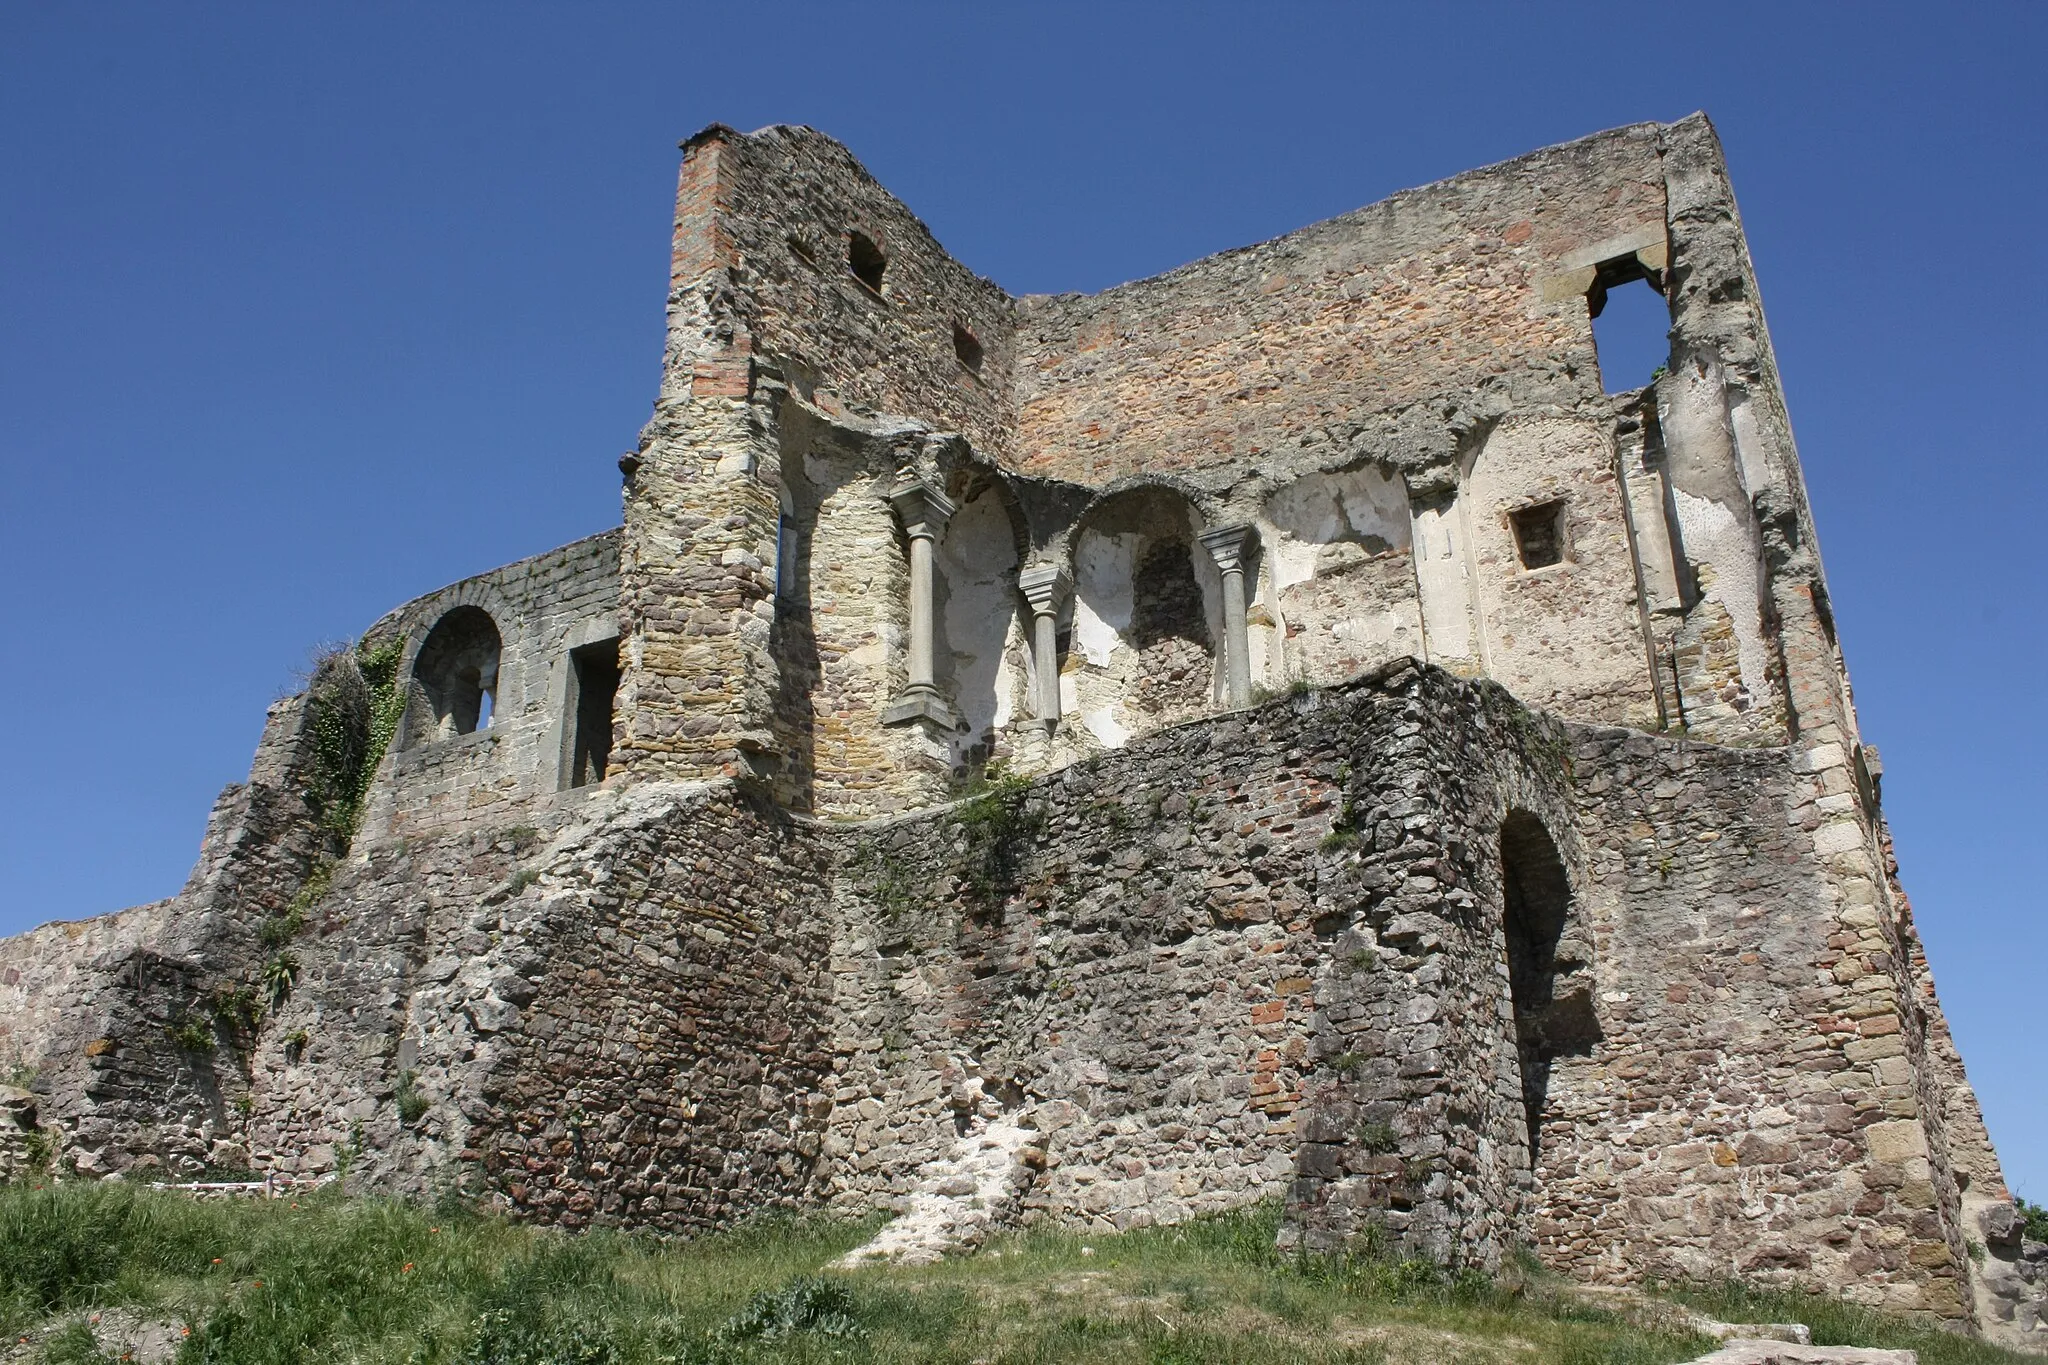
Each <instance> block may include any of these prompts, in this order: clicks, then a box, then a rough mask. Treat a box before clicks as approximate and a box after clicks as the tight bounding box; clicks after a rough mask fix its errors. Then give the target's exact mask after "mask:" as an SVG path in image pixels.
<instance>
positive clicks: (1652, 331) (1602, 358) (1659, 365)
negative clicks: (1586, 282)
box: [1586, 254, 1671, 393]
mask: <svg viewBox="0 0 2048 1365" xmlns="http://www.w3.org/2000/svg"><path fill="white" fill-rule="evenodd" d="M1638 280H1640V281H1642V282H1643V283H1644V284H1645V285H1647V286H1648V288H1644V289H1625V288H1623V287H1622V286H1624V285H1632V284H1634V283H1635V282H1636V281H1638ZM1586 312H1587V313H1588V314H1589V315H1590V316H1591V317H1592V319H1593V350H1594V353H1595V355H1596V356H1597V357H1598V360H1599V365H1600V387H1601V389H1602V390H1603V391H1604V392H1607V393H1627V392H1629V391H1630V390H1632V389H1639V388H1641V387H1642V386H1643V385H1645V384H1648V383H1649V382H1650V381H1651V380H1653V379H1655V378H1656V376H1657V372H1658V371H1659V370H1661V369H1663V368H1664V366H1666V365H1667V364H1669V363H1670V358H1671V340H1670V332H1671V307H1670V305H1669V304H1668V303H1667V302H1666V301H1665V299H1664V272H1663V271H1661V270H1652V269H1650V268H1649V267H1647V266H1645V265H1644V264H1643V263H1642V262H1641V261H1639V260H1637V259H1636V258H1635V256H1634V255H1633V254H1631V255H1627V256H1617V257H1615V258H1614V259H1613V260H1610V261H1602V262H1601V263H1600V265H1599V267H1598V268H1597V270H1596V271H1595V273H1594V276H1593V284H1592V287H1591V288H1589V289H1588V290H1586Z"/></svg>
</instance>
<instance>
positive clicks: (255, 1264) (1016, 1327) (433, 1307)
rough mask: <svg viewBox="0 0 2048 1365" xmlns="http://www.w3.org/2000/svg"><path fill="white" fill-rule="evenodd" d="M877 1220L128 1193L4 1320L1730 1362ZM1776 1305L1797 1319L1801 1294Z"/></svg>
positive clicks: (21, 1203)
mask: <svg viewBox="0 0 2048 1365" xmlns="http://www.w3.org/2000/svg"><path fill="white" fill-rule="evenodd" d="M872 1226H873V1225H872V1224H869V1225H850V1224H844V1223H824V1222H813V1223H783V1224H764V1225H761V1226H758V1227H755V1228H751V1229H748V1230H743V1231H740V1232H735V1233H729V1234H726V1235H723V1236H719V1237H713V1238H706V1239H703V1240H700V1241H697V1242H693V1243H690V1244H687V1245H684V1244H679V1243H664V1242H660V1241H657V1240H654V1239H651V1238H643V1237H634V1236H628V1235H620V1234H612V1233H596V1234H592V1235H589V1236H585V1237H576V1238H571V1237H564V1236H561V1235H558V1234H553V1233H548V1232H544V1231H536V1230H533V1229H530V1228H525V1227H520V1226H516V1225H513V1224H509V1223H505V1222H502V1221H499V1220H496V1219H491V1218H484V1217H479V1216H477V1215H475V1214H473V1213H470V1212H467V1211H464V1210H461V1209H454V1208H449V1209H442V1210H438V1211H436V1210H430V1209H422V1208H414V1207H408V1206H404V1205H396V1204H387V1203H378V1202H371V1201H362V1200H344V1199H341V1198H339V1197H321V1198H317V1199H309V1200H306V1201H302V1204H300V1205H297V1206H295V1205H292V1204H289V1203H286V1202H283V1201H279V1202H275V1203H267V1204H266V1203H259V1202H232V1203H229V1202H210V1203H195V1202H192V1201H189V1200H186V1199H184V1198H182V1197H179V1196H175V1195H158V1194H151V1193H149V1192H147V1191H138V1190H134V1189H130V1188H128V1187H125V1186H122V1185H119V1184H103V1185H79V1184H70V1185H64V1186H61V1187H54V1188H49V1189H29V1188H23V1187H14V1188H9V1189H0V1326H4V1327H5V1328H6V1330H7V1334H8V1335H7V1339H8V1340H14V1339H16V1338H18V1337H19V1336H20V1335H22V1334H23V1333H28V1334H30V1335H31V1337H32V1338H33V1343H32V1345H31V1346H29V1347H26V1348H22V1347H17V1348H16V1349H17V1350H19V1351H21V1352H22V1356H21V1357H19V1358H27V1359H35V1358H37V1357H38V1356H40V1357H41V1358H43V1359H45V1360H50V1361H97V1360H100V1359H103V1357H98V1356H96V1355H94V1354H93V1353H92V1352H91V1350H90V1348H89V1347H88V1346H86V1345H85V1341H84V1337H83V1335H82V1334H81V1333H79V1332H78V1331H76V1330H75V1329H74V1330H73V1331H72V1332H71V1333H69V1334H68V1335H67V1334H66V1333H64V1332H62V1331H60V1330H53V1329H56V1328H59V1327H60V1326H61V1325H62V1324H63V1323H65V1322H71V1321H76V1320H77V1319H78V1318H79V1317H80V1316H81V1315H82V1314H83V1313H84V1312H85V1311H86V1310H90V1309H95V1308H111V1307H114V1306H117V1305H137V1306H140V1307H142V1308H144V1309H145V1310H147V1311H149V1312H151V1313H154V1314H158V1315H161V1316H166V1317H170V1318H173V1319H178V1320H182V1321H184V1322H186V1323H189V1324H191V1326H192V1334H191V1336H190V1337H189V1338H187V1339H186V1340H185V1342H184V1345H183V1348H182V1352H181V1354H180V1355H179V1357H178V1358H179V1361H180V1362H197V1361H207V1362H221V1363H222V1365H229V1363H233V1365H244V1363H245V1362H247V1363H251V1365H253V1363H254V1362H266V1363H269V1362H275V1365H286V1363H287V1362H292V1363H294V1365H296V1363H297V1362H304V1361H323V1362H328V1361H331V1362H351V1361H362V1362H372V1361H376V1362H386V1361H388V1362H394V1363H396V1362H405V1363H407V1365H410V1363H411V1362H419V1363H420V1365H426V1362H449V1363H450V1365H628V1362H657V1361H675V1362H687V1363H688V1365H701V1363H702V1362H711V1361H734V1360H776V1361H782V1360H788V1361H824V1360H862V1361H884V1362H913V1361H914V1362H955V1361H957V1362H972V1361H987V1362H991V1363H993V1362H1054V1361H1076V1362H1079V1361H1088V1362H1118V1361H1131V1362H1147V1365H1169V1363H1171V1362H1195V1361H1202V1362H1209V1361H1241V1362H1247V1363H1248V1365H1249V1363H1250V1362H1268V1361H1270V1362H1281V1361H1287V1362H1296V1361H1300V1362H1322V1361H1389V1362H1394V1361H1401V1362H1406V1361H1446V1362H1448V1361H1457V1362H1479V1361H1502V1362H1507V1361H1544V1362H1586V1363H1588V1365H1590V1363H1591V1362H1612V1365H1624V1363H1625V1362H1626V1363H1628V1365H1634V1363H1635V1362H1642V1363H1643V1365H1653V1363H1654V1362H1663V1361H1680V1360H1686V1359H1689V1358H1691V1357H1692V1356H1694V1355H1697V1354H1700V1353H1702V1352H1703V1351H1704V1350H1705V1349H1706V1343H1703V1342H1701V1341H1698V1340H1694V1339H1688V1338H1684V1337H1677V1336H1671V1335H1664V1334H1659V1333H1656V1332H1650V1331H1645V1330H1643V1329H1641V1328H1637V1327H1632V1326H1630V1325H1628V1324H1626V1323H1624V1322H1622V1321H1620V1320H1619V1319H1617V1318H1614V1317H1612V1316H1609V1315H1607V1314H1605V1313H1601V1312H1598V1311H1595V1310H1592V1309H1589V1308H1586V1307H1584V1306H1583V1305H1580V1304H1578V1303H1577V1302H1576V1301H1574V1300H1573V1299H1571V1298H1570V1297H1569V1295H1568V1294H1564V1293H1560V1292H1555V1291H1551V1290H1544V1289H1540V1288H1539V1289H1532V1290H1530V1291H1528V1292H1525V1293H1521V1294H1509V1293H1506V1292H1504V1291H1502V1290H1499V1289H1497V1288H1495V1287H1493V1286H1491V1285H1488V1284H1486V1283H1485V1282H1483V1281H1481V1280H1478V1279H1477V1278H1476V1277H1471V1278H1466V1279H1463V1280H1455V1279H1448V1278H1446V1277H1444V1276H1441V1275H1439V1274H1437V1273H1435V1272H1433V1271H1430V1270H1428V1269H1427V1268H1424V1267H1419V1266H1401V1265H1392V1264H1387V1263H1383V1262H1354V1263H1350V1264H1346V1265H1334V1264H1328V1263H1317V1264H1313V1265H1300V1264H1290V1263H1285V1262H1282V1261H1281V1260H1279V1259H1278V1258H1277V1257H1276V1256H1275V1255H1274V1254H1273V1252H1272V1250H1271V1247H1272V1239H1273V1230H1274V1215H1273V1214H1272V1212H1271V1211H1270V1210H1256V1211H1251V1212H1247V1213H1245V1214H1241V1215H1237V1216H1234V1217H1227V1218H1219V1219H1211V1220H1206V1221H1204V1222H1201V1223H1198V1224H1195V1225H1191V1226H1189V1227H1186V1228H1180V1229H1157V1230H1150V1231H1145V1232H1136V1233H1127V1234H1124V1235H1121V1236H1116V1237H1102V1238H1095V1239H1092V1240H1090V1241H1087V1242H1084V1241H1083V1240H1081V1239H1078V1238H1075V1237H1072V1236H1067V1235H1061V1234H1036V1235H1031V1236H1020V1237H1015V1238H1011V1239H1008V1240H1006V1241H1004V1242H1002V1243H1000V1244H998V1245H997V1246H996V1247H994V1248H993V1249H992V1250H991V1251H989V1252H985V1253H984V1254H982V1255H980V1256H976V1257H972V1258H968V1259H963V1260H958V1261H951V1262H947V1263H944V1264H941V1265H937V1266H931V1267H926V1268H922V1269H890V1270H864V1271H861V1272H859V1273H857V1274H853V1275H843V1276H840V1275H825V1276H819V1275H818V1274H817V1272H818V1271H819V1270H820V1268H821V1267H822V1266H823V1265H824V1264H825V1263H826V1262H827V1261H829V1260H831V1259H832V1258H833V1257H834V1256H836V1255H838V1254H839V1253H840V1252H842V1251H844V1250H846V1249H848V1248H850V1247H852V1246H854V1245H855V1244H857V1243H858V1242H860V1241H861V1240H862V1239H863V1238H864V1237H865V1236H866V1235H867V1233H868V1232H870V1231H871V1230H872ZM1708 1306H1709V1307H1710V1308H1715V1307H1718V1308H1722V1309H1727V1308H1730V1307H1731V1306H1732V1305H1731V1304H1729V1303H1727V1302H1722V1303H1719V1304H1714V1305H1708ZM1750 1306H1755V1301H1752V1304H1751V1305H1750ZM1769 1306H1770V1308H1771V1310H1772V1315H1773V1316H1777V1317H1779V1318H1780V1319H1782V1318H1783V1317H1784V1316H1785V1315H1786V1312H1787V1307H1786V1304H1785V1303H1784V1302H1783V1301H1774V1302H1772V1303H1770V1305H1769ZM1804 1316H1806V1317H1807V1318H1808V1320H1812V1316H1811V1314H1806V1315H1804ZM1843 1323H1844V1324H1847V1326H1845V1327H1844V1328H1843V1330H1847V1331H1850V1332H1851V1333H1854V1332H1861V1333H1863V1334H1864V1335H1863V1336H1862V1337H1861V1338H1859V1339H1860V1340H1866V1341H1870V1342H1871V1344H1876V1341H1875V1338H1874V1337H1873V1336H1872V1335H1871V1334H1872V1333H1875V1332H1881V1333H1883V1334H1886V1336H1887V1339H1888V1340H1893V1341H1896V1344H1901V1345H1914V1346H1919V1347H1921V1349H1923V1350H1927V1349H1928V1347H1929V1346H1930V1345H1931V1346H1933V1347H1935V1348H1937V1353H1931V1354H1928V1355H1925V1356H1923V1359H1926V1360H1929V1361H1931V1362H1932V1361H1955V1362H1975V1361H1984V1362H1990V1361H1999V1360H2017V1359H2019V1357H2010V1356H2006V1355H2003V1354H2002V1353H1997V1352H1991V1351H1987V1350H1986V1349H1985V1348H1982V1347H1977V1346H1973V1345H1969V1344H1967V1343H1944V1342H1943V1341H1942V1340H1940V1339H1934V1338H1930V1337H1928V1336H1927V1335H1926V1334H1922V1333H1909V1332H1908V1333H1906V1336H1910V1338H1911V1339H1910V1340H1908V1339H1906V1337H1904V1336H1900V1335H1898V1334H1899V1333H1902V1332H1906V1329H1903V1328H1899V1327H1897V1325H1896V1324H1890V1323H1882V1322H1877V1321H1875V1320H1870V1321H1865V1322H1861V1323H1860V1324H1859V1323H1851V1322H1850V1321H1849V1319H1847V1318H1846V1317H1845V1318H1843ZM1815 1325H1816V1326H1817V1327H1819V1326H1820V1325H1821V1324H1819V1323H1818V1322H1817V1323H1816V1324H1815ZM1821 1335H1823V1333H1822V1332H1817V1333H1816V1339H1819V1338H1820V1336H1821ZM1836 1335H1840V1332H1836ZM1945 1346H1946V1347H1950V1348H1952V1349H1944V1347H1945ZM4 1349H5V1347H4V1346H0V1350H4Z"/></svg>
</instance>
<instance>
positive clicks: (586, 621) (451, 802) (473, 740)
mask: <svg viewBox="0 0 2048 1365" xmlns="http://www.w3.org/2000/svg"><path fill="white" fill-rule="evenodd" d="M619 539H620V538H619V533H618V532H617V531H606V532H604V533H602V534H600V535H595V536H591V537H589V538H587V539H585V540H579V541H577V542H575V543H574V544H571V545H565V546H563V547H562V548H560V549H558V550H551V551H549V552H548V553H547V554H543V555H535V556H534V557H533V558H531V559H523V560H520V561H519V562H518V563H516V564H508V565H506V566H505V567H504V568H502V569H494V570H492V571H491V572H490V573H485V574H478V575H476V576H475V577H473V578H466V579H464V580H463V581H461V582H460V583H455V584H451V585H450V586H448V587H446V588H443V589H441V590H440V591H439V592H436V593H431V594H429V595H427V596H425V597H421V598H418V599H416V600H414V601H412V602H408V603H406V604H405V605H404V606H402V607H399V608H397V609H395V610H394V611H392V612H390V613H388V614H386V615H385V616H384V617H383V618H381V619H380V620H379V621H378V622H377V623H376V624H375V625H373V626H371V627H370V629H369V631H368V633H367V635H366V637H365V638H367V639H369V640H371V641H373V642H383V641H386V640H389V639H390V638H392V637H394V636H396V637H399V638H401V639H402V640H403V641H404V646H403V651H402V653H401V655H400V660H399V677H400V678H401V679H402V680H404V685H406V686H407V687H408V688H411V689H414V690H415V691H417V689H418V684H417V681H416V673H417V670H418V665H419V660H420V649H421V646H422V644H424V643H425V642H426V641H427V639H428V638H429V636H430V635H431V633H432V632H433V631H434V629H435V627H436V626H437V625H439V624H440V623H441V622H442V621H443V620H444V619H446V618H447V616H448V614H449V613H450V612H451V611H454V610H456V609H457V608H462V607H469V608H475V609H479V610H481V611H483V612H484V613H486V614H487V615H488V616H489V617H490V619H491V621H492V623H493V624H494V626H495V628H496V631H497V634H498V638H499V641H500V644H499V649H498V653H497V656H496V682H495V689H494V697H493V709H492V712H491V715H490V719H489V723H488V724H487V725H482V726H479V727H478V728H476V729H474V730H471V731H470V732H468V733H466V734H443V733H439V732H437V731H436V730H435V728H434V726H433V719H432V716H431V715H430V714H423V708H422V705H421V702H422V699H421V698H420V697H418V696H415V697H414V698H413V701H412V706H411V707H410V708H409V713H408V715H407V717H406V720H405V722H404V724H402V725H401V727H400V731H399V734H398V735H397V737H396V740H395V743H394V744H393V746H392V750H391V753H390V754H389V755H388V756H387V757H386V759H385V761H384V765H383V768H382V769H381V770H380V772H379V773H378V776H377V781H376V783H375V784H374V785H373V787H372V788H371V801H370V806H369V810H368V812H367V814H366V816H365V818H364V829H365V831H366V832H367V833H368V834H369V836H370V837H372V838H382V837H385V836H398V835H406V834H416V833H423V832H425V831H428V830H436V829H447V828H452V827H455V826H459V825H461V824H463V823H465V822H467V821H471V820H477V819H503V818H505V817H506V816H508V815H509V814H512V813H515V812H516V811H519V810H525V809H527V808H530V807H532V806H534V805H536V803H543V802H545V801H547V800H548V799H549V798H551V797H552V796H553V795H554V794H555V793H556V792H558V791H560V790H561V789H562V788H564V787H565V786H567V785H568V781H567V774H566V772H565V760H566V758H567V755H566V753H565V749H564V746H565V742H566V739H567V736H566V735H565V729H567V728H572V727H573V725H574V719H575V718H574V715H573V711H574V709H575V708H574V697H575V694H574V692H573V691H572V683H571V674H570V659H569V653H570V651H571V650H572V649H576V648H579V647H589V646H593V645H595V646H602V645H603V644H604V642H606V641H616V640H617V639H618V637H619V627H618V604H619Z"/></svg>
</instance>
